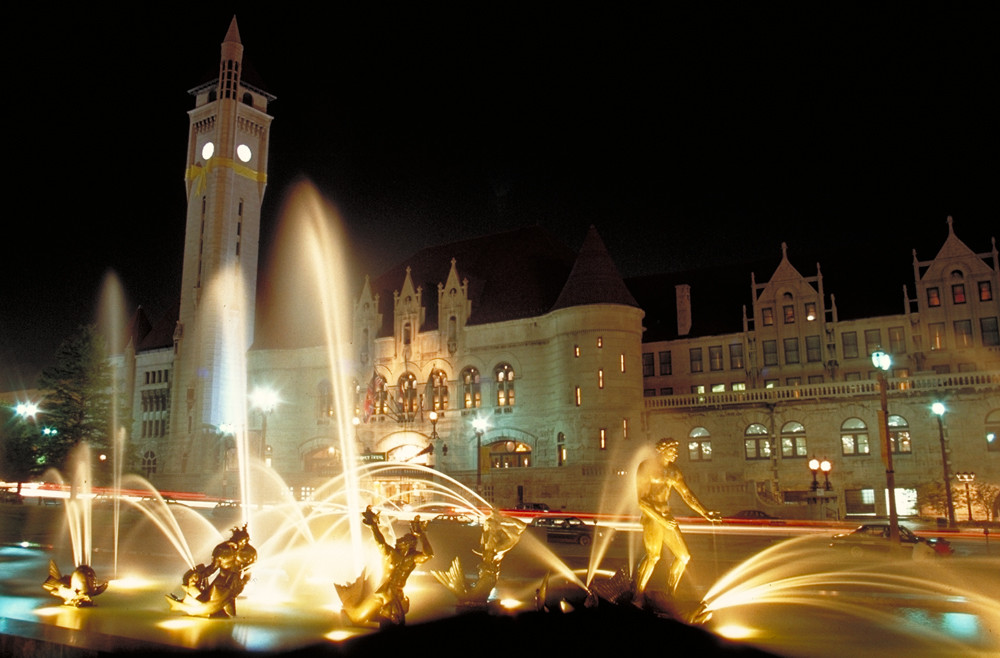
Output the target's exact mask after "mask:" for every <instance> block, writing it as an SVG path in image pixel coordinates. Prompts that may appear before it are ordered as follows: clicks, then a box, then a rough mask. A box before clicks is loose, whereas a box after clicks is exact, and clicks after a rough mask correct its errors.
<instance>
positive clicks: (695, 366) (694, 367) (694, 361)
mask: <svg viewBox="0 0 1000 658" xmlns="http://www.w3.org/2000/svg"><path fill="white" fill-rule="evenodd" d="M702 370H704V366H703V365H702V363H701V348H700V347H692V348H691V372H702Z"/></svg>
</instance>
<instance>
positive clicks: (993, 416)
mask: <svg viewBox="0 0 1000 658" xmlns="http://www.w3.org/2000/svg"><path fill="white" fill-rule="evenodd" d="M985 434H986V449H987V450H989V451H990V452H1000V409H997V410H996V411H991V412H990V413H989V414H988V415H987V416H986V432H985ZM997 500H1000V498H998V499H997Z"/></svg>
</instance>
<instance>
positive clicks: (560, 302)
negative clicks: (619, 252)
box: [552, 226, 639, 311]
mask: <svg viewBox="0 0 1000 658" xmlns="http://www.w3.org/2000/svg"><path fill="white" fill-rule="evenodd" d="M589 304H620V305H622V306H635V307H638V306H639V303H638V302H636V301H635V297H633V296H632V293H630V292H629V290H628V287H627V286H626V285H625V281H623V280H622V277H621V274H619V273H618V268H617V267H615V263H614V261H612V260H611V255H610V254H608V249H607V247H605V246H604V241H603V240H601V236H599V235H598V234H597V229H596V228H594V227H593V226H591V227H590V230H588V231H587V237H586V238H584V240H583V246H582V247H580V254H579V255H578V256H577V257H576V262H575V263H573V269H572V270H571V271H570V273H569V278H568V279H567V280H566V285H564V286H563V289H562V292H561V293H559V297H558V299H556V303H555V305H554V306H553V307H552V310H553V311H555V310H557V309H560V308H568V307H570V306H584V305H589Z"/></svg>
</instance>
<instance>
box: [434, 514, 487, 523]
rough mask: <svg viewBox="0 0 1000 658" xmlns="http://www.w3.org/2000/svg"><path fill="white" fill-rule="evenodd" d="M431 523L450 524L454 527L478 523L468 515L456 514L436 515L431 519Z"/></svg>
mask: <svg viewBox="0 0 1000 658" xmlns="http://www.w3.org/2000/svg"><path fill="white" fill-rule="evenodd" d="M431 523H451V524H454V525H479V521H477V520H476V519H474V518H472V517H471V516H469V515H468V514H461V513H457V512H448V513H446V514H438V515H437V516H435V517H434V518H433V519H431Z"/></svg>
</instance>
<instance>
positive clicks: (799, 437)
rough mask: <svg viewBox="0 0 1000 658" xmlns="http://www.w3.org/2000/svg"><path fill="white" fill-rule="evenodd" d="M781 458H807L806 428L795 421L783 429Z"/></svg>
mask: <svg viewBox="0 0 1000 658" xmlns="http://www.w3.org/2000/svg"><path fill="white" fill-rule="evenodd" d="M781 456H782V457H783V458H785V459H792V458H795V457H801V458H803V459H805V457H806V428H805V426H804V425H803V424H802V423H800V422H798V421H795V420H792V421H789V422H787V423H785V424H784V425H783V426H782V427H781Z"/></svg>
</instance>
